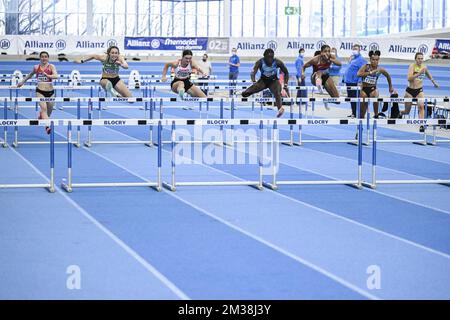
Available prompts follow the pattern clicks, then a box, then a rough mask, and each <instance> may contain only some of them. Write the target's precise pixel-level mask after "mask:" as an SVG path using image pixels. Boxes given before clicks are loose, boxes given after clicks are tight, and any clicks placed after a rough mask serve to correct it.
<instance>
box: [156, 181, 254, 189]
mask: <svg viewBox="0 0 450 320" xmlns="http://www.w3.org/2000/svg"><path fill="white" fill-rule="evenodd" d="M162 185H163V187H164V188H166V189H168V190H170V191H176V189H177V187H178V186H191V187H193V186H249V187H253V188H256V189H258V190H263V187H262V185H261V184H260V183H259V181H191V182H188V181H183V182H176V183H175V185H173V184H170V183H168V182H164V181H163V183H162Z"/></svg>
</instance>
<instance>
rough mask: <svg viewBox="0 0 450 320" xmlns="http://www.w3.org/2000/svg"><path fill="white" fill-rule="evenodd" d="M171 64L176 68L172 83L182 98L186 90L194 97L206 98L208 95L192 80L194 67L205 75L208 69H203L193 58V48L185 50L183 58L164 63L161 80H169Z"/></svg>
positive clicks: (173, 89)
mask: <svg viewBox="0 0 450 320" xmlns="http://www.w3.org/2000/svg"><path fill="white" fill-rule="evenodd" d="M170 66H172V67H174V68H175V77H174V79H173V80H172V83H171V84H170V87H171V89H172V91H173V92H175V93H178V94H179V96H180V97H181V98H182V99H183V98H184V94H185V92H187V93H189V94H190V95H191V96H192V97H200V98H206V95H205V94H204V93H203V92H202V90H200V88H198V87H197V86H195V85H194V84H193V83H192V82H191V81H190V79H191V73H192V68H195V69H197V70H199V72H200V73H201V74H204V75H205V76H207V75H208V73H207V72H206V71H204V70H202V69H201V68H200V67H199V66H198V65H197V64H196V63H195V61H194V60H192V51H191V50H188V49H186V50H183V54H182V57H181V60H176V61H173V62H168V63H166V64H165V65H164V69H163V72H162V77H161V81H163V82H165V81H166V80H167V77H166V75H167V70H168V69H169V67H170Z"/></svg>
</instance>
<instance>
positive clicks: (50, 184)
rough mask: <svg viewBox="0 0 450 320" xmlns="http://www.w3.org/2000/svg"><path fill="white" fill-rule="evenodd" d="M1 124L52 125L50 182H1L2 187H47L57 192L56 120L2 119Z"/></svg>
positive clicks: (6, 125)
mask: <svg viewBox="0 0 450 320" xmlns="http://www.w3.org/2000/svg"><path fill="white" fill-rule="evenodd" d="M0 126H3V127H5V128H6V127H8V126H22V127H28V126H31V127H34V126H39V127H40V126H50V129H51V133H50V141H49V146H50V148H49V150H50V180H49V182H48V183H15V184H0V189H6V188H45V189H47V190H48V191H49V192H55V122H54V121H50V120H23V119H21V120H0Z"/></svg>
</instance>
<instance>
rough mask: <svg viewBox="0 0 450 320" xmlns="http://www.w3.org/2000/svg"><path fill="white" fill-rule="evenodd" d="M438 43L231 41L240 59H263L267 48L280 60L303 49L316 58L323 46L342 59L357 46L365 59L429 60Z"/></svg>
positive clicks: (418, 40)
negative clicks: (373, 54)
mask: <svg viewBox="0 0 450 320" xmlns="http://www.w3.org/2000/svg"><path fill="white" fill-rule="evenodd" d="M435 43H436V41H435V39H425V38H415V39H398V38H394V39H392V38H386V39H380V38H276V39H272V38H230V49H231V48H237V50H238V56H262V55H263V52H264V50H265V49H267V48H272V49H274V51H275V54H276V55H278V56H284V57H288V56H297V55H298V50H299V49H300V48H304V49H305V55H306V56H308V57H312V56H314V52H315V51H317V50H320V48H321V47H322V45H324V44H328V45H329V46H331V47H335V48H336V49H337V52H338V56H339V57H349V56H350V55H351V54H352V46H353V45H354V44H360V45H361V51H362V54H363V56H365V57H367V56H368V53H369V51H370V50H380V51H381V58H383V57H384V58H395V59H404V60H414V55H415V54H416V53H417V52H421V53H423V54H424V58H425V59H429V58H430V55H431V52H432V50H433V47H434V45H435Z"/></svg>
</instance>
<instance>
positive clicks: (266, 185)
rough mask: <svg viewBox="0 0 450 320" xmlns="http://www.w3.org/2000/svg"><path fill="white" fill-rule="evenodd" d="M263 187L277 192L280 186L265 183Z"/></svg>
mask: <svg viewBox="0 0 450 320" xmlns="http://www.w3.org/2000/svg"><path fill="white" fill-rule="evenodd" d="M263 186H264V187H266V188H269V189H271V190H277V189H278V186H277V185H276V184H272V183H269V182H263Z"/></svg>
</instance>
